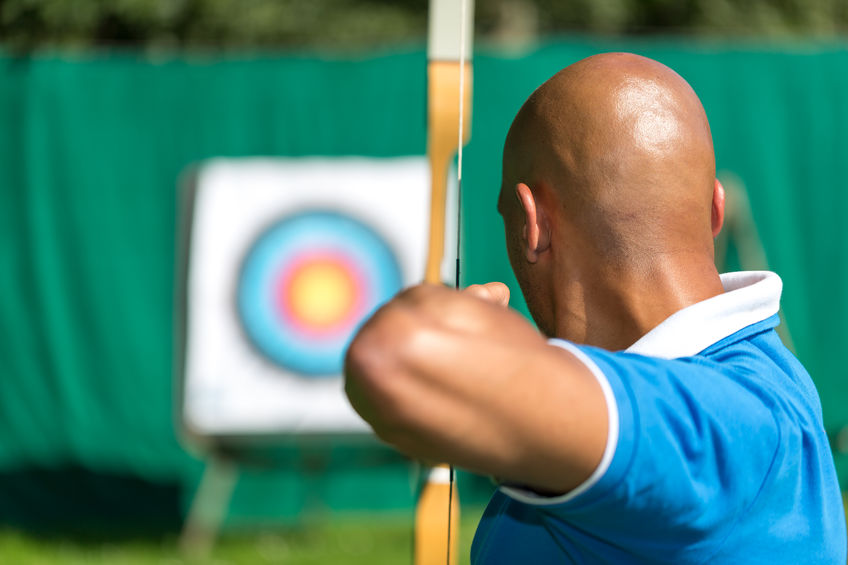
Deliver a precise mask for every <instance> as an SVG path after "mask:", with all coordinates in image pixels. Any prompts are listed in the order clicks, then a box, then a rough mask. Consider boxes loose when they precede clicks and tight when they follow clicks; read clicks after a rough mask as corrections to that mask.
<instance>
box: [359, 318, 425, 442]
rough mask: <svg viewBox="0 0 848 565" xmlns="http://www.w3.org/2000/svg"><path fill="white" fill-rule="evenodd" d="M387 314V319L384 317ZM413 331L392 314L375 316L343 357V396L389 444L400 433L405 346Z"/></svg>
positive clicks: (407, 375) (406, 374)
mask: <svg viewBox="0 0 848 565" xmlns="http://www.w3.org/2000/svg"><path fill="white" fill-rule="evenodd" d="M387 314H388V315H387ZM414 331H415V330H414V328H413V327H411V324H409V323H403V321H400V320H397V319H396V316H393V315H392V313H385V312H382V313H378V314H377V315H376V316H375V317H374V318H373V319H371V320H369V321H368V322H367V323H366V324H365V325H364V326H363V327H362V329H361V330H360V331H359V333H357V335H356V336H355V337H354V339H353V341H352V342H351V344H350V346H349V347H348V350H347V354H346V356H345V363H344V374H345V393H346V394H347V397H348V399H349V400H350V403H351V405H352V406H353V408H354V409H355V410H356V411H357V413H358V414H359V415H360V416H361V417H362V418H363V419H364V420H365V421H366V422H368V424H369V425H370V426H371V427H372V428H373V429H374V432H375V433H376V434H377V436H378V437H380V438H381V439H383V440H384V441H387V442H389V443H393V442H392V437H395V436H396V435H397V434H398V433H402V430H403V428H404V421H405V419H406V418H405V414H407V410H406V409H405V406H406V403H407V400H406V396H408V395H407V394H406V393H405V392H404V391H408V390H409V388H410V387H409V386H407V385H408V383H405V381H406V380H407V379H408V378H410V375H411V373H410V369H409V367H408V364H409V361H408V359H405V351H406V350H407V349H408V348H407V347H406V346H405V344H407V343H409V341H410V340H412V339H414V336H413V333H414Z"/></svg>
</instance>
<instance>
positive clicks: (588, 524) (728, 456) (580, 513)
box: [501, 340, 780, 552]
mask: <svg viewBox="0 0 848 565" xmlns="http://www.w3.org/2000/svg"><path fill="white" fill-rule="evenodd" d="M551 342H552V344H553V345H557V346H559V347H563V348H565V349H567V350H569V351H571V352H572V354H574V355H575V356H576V357H577V358H578V359H580V360H581V361H582V362H583V363H584V364H586V365H587V367H589V369H590V370H591V371H592V373H593V374H594V375H595V376H596V378H598V379H599V382H600V384H601V388H602V389H603V390H604V393H605V397H606V399H607V407H608V412H610V413H611V414H613V413H614V415H613V416H611V420H610V433H609V437H608V441H607V449H606V450H605V453H604V457H603V458H602V461H601V463H600V465H599V466H598V468H597V469H596V470H595V473H593V474H592V475H591V476H590V477H589V479H587V481H585V482H584V483H583V484H582V485H580V486H579V487H577V489H575V490H574V491H572V492H570V493H566V494H565V495H562V496H558V497H542V496H538V495H534V494H533V493H530V492H527V491H525V490H522V489H517V488H512V487H502V488H501V491H502V492H503V493H504V494H506V495H507V496H509V497H510V498H512V499H513V500H515V501H517V502H520V503H524V504H529V505H534V506H536V507H537V508H538V509H539V510H540V511H541V512H542V513H543V514H544V515H545V516H547V517H548V519H549V520H550V521H551V524H552V525H553V526H556V524H557V522H558V521H560V522H561V523H562V524H565V525H567V524H579V525H580V528H581V530H584V531H585V532H587V533H589V534H591V535H594V536H597V537H598V538H600V539H615V540H616V543H617V544H622V545H623V546H625V547H626V546H628V545H630V546H632V547H634V548H636V547H639V546H641V545H644V544H646V543H652V544H655V545H656V544H660V546H662V547H653V548H648V551H649V552H650V551H660V550H664V549H665V550H672V549H682V548H685V549H682V550H685V551H689V550H693V551H694V550H697V551H703V549H704V548H703V547H698V544H702V543H706V542H704V541H703V540H704V536H703V535H702V534H703V532H704V531H711V532H713V533H716V532H720V531H721V530H722V529H728V528H732V526H733V523H734V522H735V521H736V520H737V519H738V518H739V517H740V516H741V514H742V513H743V512H744V511H745V509H746V508H747V507H748V506H749V505H750V504H751V503H753V501H754V499H755V498H756V496H757V494H758V493H759V491H760V489H761V487H762V485H763V482H764V480H765V479H766V476H767V475H768V473H769V470H770V468H771V466H772V464H773V462H774V459H775V454H776V453H777V450H778V446H779V442H780V432H779V427H778V425H777V424H776V421H775V417H774V411H773V410H772V406H770V404H771V403H772V402H773V401H772V400H771V397H770V396H769V392H768V390H767V389H766V388H763V387H762V383H761V381H760V380H759V379H757V378H756V375H755V374H754V372H752V371H751V370H750V368H746V367H744V366H743V365H741V364H739V365H737V364H734V363H732V362H727V361H724V362H722V363H721V364H718V363H713V362H711V361H710V360H709V359H708V358H704V357H692V358H684V359H674V360H666V359H657V358H652V357H647V356H642V355H636V354H629V353H611V352H607V351H604V350H601V349H596V348H591V347H585V346H575V345H573V344H570V343H568V342H561V341H559V340H551ZM566 408H567V407H564V409H566ZM613 424H614V427H613ZM657 531H662V532H663V535H662V536H657ZM721 539H722V536H721V535H717V536H716V535H714V536H710V538H709V540H710V541H709V543H718V541H719V540H721ZM648 540H650V542H649V541H648ZM657 540H662V541H660V542H658V541H657ZM643 549H644V548H643Z"/></svg>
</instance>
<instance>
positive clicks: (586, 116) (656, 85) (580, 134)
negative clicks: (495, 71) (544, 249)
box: [502, 53, 715, 261]
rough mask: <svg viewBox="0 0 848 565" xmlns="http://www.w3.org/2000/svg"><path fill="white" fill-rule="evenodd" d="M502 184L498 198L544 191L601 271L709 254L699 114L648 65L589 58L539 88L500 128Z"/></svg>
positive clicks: (711, 178) (675, 79)
mask: <svg viewBox="0 0 848 565" xmlns="http://www.w3.org/2000/svg"><path fill="white" fill-rule="evenodd" d="M503 176H504V178H503V181H504V190H503V194H502V198H509V197H510V196H509V193H510V192H511V187H514V186H515V185H516V184H517V183H526V184H527V185H528V186H530V187H531V189H532V190H533V191H534V193H537V192H538V191H539V190H541V189H544V190H547V191H548V192H550V193H551V195H552V197H551V198H553V199H554V201H555V204H556V206H555V208H556V210H555V212H554V214H555V215H556V214H559V215H561V216H562V219H563V220H564V221H566V222H568V223H569V225H570V226H572V227H573V228H574V229H575V230H576V231H575V233H576V235H577V236H579V237H581V238H582V239H583V240H584V241H583V243H584V244H585V245H588V246H592V247H593V248H594V250H595V251H596V252H599V253H602V254H603V256H604V257H606V258H608V259H609V260H611V261H628V260H631V259H633V258H634V257H639V256H644V254H646V253H650V254H656V253H662V252H663V251H666V250H680V249H686V250H697V251H698V252H704V253H708V254H711V253H712V229H711V204H712V196H713V187H714V182H715V160H714V154H713V146H712V138H711V135H710V128H709V124H708V122H707V118H706V114H705V113H704V109H703V107H702V106H701V103H700V101H699V100H698V97H697V96H696V95H695V92H694V91H693V90H692V88H691V87H690V86H689V84H688V83H687V82H686V81H685V80H683V78H682V77H680V75H678V74H677V73H675V72H674V71H672V70H671V69H670V68H668V67H666V66H665V65H662V64H660V63H658V62H656V61H653V60H651V59H647V58H645V57H640V56H637V55H632V54H627V53H607V54H602V55H596V56H593V57H589V58H587V59H583V60H582V61H579V62H577V63H575V64H573V65H571V66H569V67H566V68H565V69H563V70H562V71H560V72H559V73H557V74H556V75H554V76H553V77H552V78H551V79H550V80H548V81H547V82H545V83H544V84H543V85H542V86H541V87H539V88H538V89H537V90H536V91H535V92H534V93H533V94H532V95H531V96H530V98H529V99H528V100H527V102H526V103H525V104H524V106H523V107H522V108H521V110H520V111H519V113H518V115H517V116H516V118H515V121H514V122H513V124H512V127H511V128H510V131H509V134H508V136H507V141H506V145H505V148H504V170H503ZM558 220H559V218H553V221H554V223H555V222H556V221H558ZM570 235H571V236H574V235H575V234H570Z"/></svg>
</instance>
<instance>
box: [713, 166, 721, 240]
mask: <svg viewBox="0 0 848 565" xmlns="http://www.w3.org/2000/svg"><path fill="white" fill-rule="evenodd" d="M711 220H712V228H713V237H714V238H715V237H718V233H719V232H720V231H721V226H723V225H724V187H723V186H721V183H720V182H719V180H718V179H716V181H715V187H714V188H713V211H712V216H711Z"/></svg>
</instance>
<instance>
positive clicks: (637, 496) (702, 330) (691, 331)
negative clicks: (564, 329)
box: [471, 272, 848, 565]
mask: <svg viewBox="0 0 848 565" xmlns="http://www.w3.org/2000/svg"><path fill="white" fill-rule="evenodd" d="M722 283H723V284H724V287H725V293H724V294H722V295H719V296H716V297H714V298H711V299H709V300H705V301H703V302H699V303H698V304H695V305H692V306H690V307H688V308H685V309H683V310H681V311H679V312H677V313H675V314H674V315H672V316H671V317H669V318H668V319H667V320H666V321H664V322H663V323H662V324H660V325H659V326H657V327H656V328H654V329H653V330H652V331H651V332H649V333H648V334H646V335H645V336H643V337H642V338H641V339H640V340H639V341H637V342H636V343H635V344H634V345H633V346H631V347H630V348H628V349H627V350H626V351H623V352H615V353H613V352H609V351H605V350H602V349H598V348H593V347H587V346H582V345H581V346H578V345H575V344H572V343H569V342H565V341H562V340H556V339H555V340H551V344H552V345H554V346H558V347H563V348H565V349H566V350H568V351H570V352H571V353H572V354H573V355H575V356H576V357H577V358H578V359H580V360H581V361H582V362H583V363H584V364H585V365H586V366H587V367H588V368H589V369H590V370H591V372H592V373H593V374H594V375H595V377H596V378H597V379H598V382H599V384H600V385H601V389H602V390H603V392H604V396H605V398H606V402H607V408H608V410H607V412H608V417H609V435H608V438H607V445H606V449H605V451H604V454H603V457H602V459H601V462H600V464H599V465H598V467H597V469H595V471H594V473H592V475H591V476H590V477H589V478H588V479H586V481H585V482H584V483H583V484H581V485H580V486H578V487H577V488H576V489H574V490H573V491H571V492H569V493H566V494H565V495H562V496H556V497H546V496H541V495H539V494H536V493H534V492H532V491H530V490H528V489H523V488H521V487H518V486H514V485H512V486H507V485H502V486H501V487H500V488H499V489H498V491H497V492H496V493H495V494H494V496H493V497H492V500H491V501H490V503H489V506H488V507H487V508H486V511H485V513H484V515H483V518H482V520H481V522H480V525H479V527H478V529H477V534H476V536H475V538H474V543H473V546H472V549H471V562H472V563H480V564H483V563H485V564H490V563H586V564H606V563H609V564H615V565H626V564H631V563H632V564H636V563H645V564H647V563H668V564H674V565H683V564H689V563H693V564H694V563H699V564H700V563H717V564H724V563H726V564H731V563H732V564H735V565H736V564H753V563H763V564H768V565H780V564H784V563H786V564H792V565H800V564H806V563H811V564H813V563H814V564H831V563H833V564H837V563H838V564H839V565H844V564H845V562H846V547H848V540H846V529H845V515H844V511H843V507H842V501H841V496H840V492H839V486H838V484H837V479H836V471H835V469H834V466H833V460H832V457H831V453H830V449H829V445H828V441H827V437H826V435H825V432H824V429H823V425H822V416H821V405H820V402H819V398H818V394H817V393H816V390H815V387H814V386H813V383H812V381H811V380H810V376H809V375H808V374H807V372H806V371H805V370H804V368H803V367H802V366H801V364H800V363H799V362H798V360H797V359H796V358H795V357H794V356H793V355H792V354H791V353H790V352H789V351H788V350H787V349H786V347H785V346H784V345H783V344H782V343H781V341H780V339H779V337H778V336H777V334H776V333H775V331H774V328H775V326H777V324H778V322H779V319H778V316H777V311H778V307H779V300H780V292H781V286H782V285H781V281H780V278H779V277H778V276H777V275H775V274H774V273H768V272H746V273H730V274H726V275H722ZM563 409H568V407H563Z"/></svg>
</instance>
